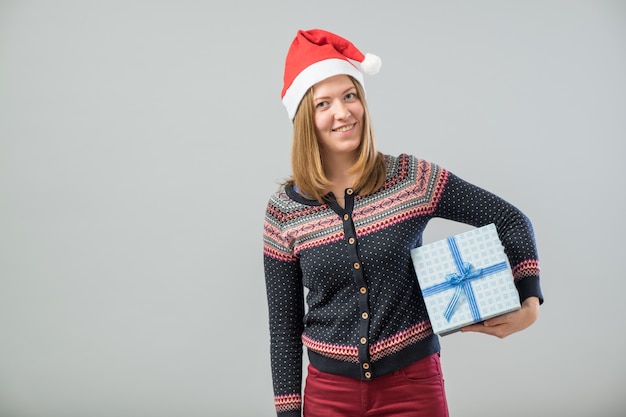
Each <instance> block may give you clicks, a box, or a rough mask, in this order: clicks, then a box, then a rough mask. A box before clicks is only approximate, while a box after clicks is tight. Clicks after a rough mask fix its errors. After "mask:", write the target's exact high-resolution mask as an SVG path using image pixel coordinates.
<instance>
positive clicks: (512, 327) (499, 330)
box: [461, 297, 539, 339]
mask: <svg viewBox="0 0 626 417" xmlns="http://www.w3.org/2000/svg"><path fill="white" fill-rule="evenodd" d="M537 317H539V299H538V298H537V297H529V298H527V299H525V300H524V302H523V303H522V308H521V309H519V310H517V311H513V312H511V313H506V314H503V315H502V316H498V317H494V318H491V319H488V320H485V321H484V322H482V323H477V324H470V325H469V326H465V327H463V328H461V331H462V332H478V333H485V334H490V335H492V336H496V337H499V338H500V339H503V338H505V337H507V336H510V335H512V334H513V333H516V332H519V331H521V330H524V329H525V328H527V327H529V326H530V325H531V324H533V323H534V322H535V321H536V320H537Z"/></svg>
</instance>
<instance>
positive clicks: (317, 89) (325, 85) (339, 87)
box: [313, 74, 354, 96]
mask: <svg viewBox="0 0 626 417" xmlns="http://www.w3.org/2000/svg"><path fill="white" fill-rule="evenodd" d="M350 88H354V84H353V83H352V80H351V79H350V77H348V76H347V75H344V74H339V75H334V76H332V77H329V78H326V79H324V80H322V81H320V82H318V83H317V84H315V85H314V86H313V94H314V96H319V95H325V94H329V93H333V92H335V93H337V92H338V93H342V92H344V91H346V90H349V89H350Z"/></svg>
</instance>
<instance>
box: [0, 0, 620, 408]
mask: <svg viewBox="0 0 626 417" xmlns="http://www.w3.org/2000/svg"><path fill="white" fill-rule="evenodd" d="M398 3H401V4H396V3H394V2H380V1H377V2H374V1H358V2H357V1H355V2H339V1H315V2H295V1H284V2H279V1H274V2H255V1H247V2H239V1H229V2H221V3H216V4H210V2H204V1H185V0H183V1H136V0H125V1H106V2H104V1H103V2H96V1H36V0H30V1H29V0H25V1H17V0H16V1H7V0H4V1H1V2H0V416H2V417H40V416H41V417H75V416H76V417H79V416H80V417H84V416H90V417H99V416H117V417H139V416H151V417H162V416H163V417H165V416H174V415H176V416H186V417H195V416H271V415H273V403H272V389H271V377H270V369H269V351H268V349H269V348H268V343H269V342H268V339H269V337H268V331H267V309H266V300H265V289H264V281H263V273H262V260H261V250H262V242H261V235H262V223H263V216H264V209H265V204H266V202H267V199H268V197H269V195H270V193H271V192H273V191H274V189H275V188H276V187H277V184H278V183H279V182H280V181H281V180H282V179H284V178H285V177H287V176H288V175H289V170H290V165H289V148H290V142H291V124H290V122H289V121H288V118H287V115H286V112H285V110H284V108H283V107H282V104H281V103H280V97H279V95H280V89H281V87H282V70H283V62H284V56H285V53H286V51H287V48H288V46H289V43H290V42H291V40H292V38H293V36H294V35H295V33H296V30H297V29H300V28H304V29H309V28H314V27H320V28H324V29H327V30H331V31H334V32H336V33H339V34H341V35H344V36H345V37H347V38H348V39H350V40H352V41H354V43H355V44H356V45H357V47H359V48H360V49H362V50H363V51H364V52H372V53H375V54H378V55H380V56H381V57H382V59H383V67H382V71H381V73H379V74H378V75H376V76H368V77H367V78H366V88H367V93H368V98H369V103H370V106H371V112H372V114H373V122H374V127H375V130H376V133H377V139H378V144H379V147H380V149H381V150H382V151H384V152H386V153H391V154H397V153H400V152H408V153H412V154H416V155H418V156H420V157H423V158H426V159H429V160H431V161H433V162H436V163H438V164H440V165H443V166H444V167H446V168H448V169H450V170H451V171H453V172H455V173H456V174H458V175H459V176H461V177H463V178H465V179H467V180H469V181H471V182H474V183H476V184H478V185H481V186H482V187H484V188H487V189H489V190H491V191H494V192H496V193H497V194H500V195H501V196H503V197H504V198H506V199H508V200H509V201H511V202H512V203H514V204H515V205H517V206H518V207H520V208H522V209H523V211H525V212H526V214H527V215H528V216H529V217H530V218H531V219H532V221H533V224H534V226H535V230H536V237H537V243H538V245H539V249H540V256H541V261H542V279H543V281H542V283H543V289H544V291H545V295H546V303H545V304H544V306H543V307H542V310H541V316H540V319H539V321H538V322H537V323H536V324H535V325H534V326H532V327H531V328H529V329H528V330H527V331H525V332H523V333H519V334H516V335H514V336H511V337H510V338H507V339H504V340H499V339H496V338H490V337H487V336H483V335H476V334H454V335H450V336H446V337H445V338H443V339H442V349H443V352H442V355H443V357H442V363H443V367H444V373H445V377H446V384H447V391H448V398H449V404H450V410H451V414H452V416H454V417H467V416H496V415H506V416H511V417H513V416H526V415H537V416H550V415H568V416H585V417H586V416H590V415H594V416H615V415H620V414H621V413H620V412H622V413H623V412H624V410H626V398H625V396H624V386H625V385H626V378H625V374H626V372H625V371H626V366H625V362H626V361H625V360H624V352H625V351H626V349H625V348H626V346H625V342H624V338H623V335H621V336H620V333H623V329H624V323H623V300H624V294H625V290H626V286H625V285H624V276H623V270H624V268H623V261H624V253H623V252H624V240H623V239H624V234H625V233H626V230H625V227H624V219H623V213H624V208H625V207H624V178H625V177H624V174H625V169H624V164H623V156H624V147H623V144H622V142H624V139H625V136H626V135H625V134H626V117H625V116H626V77H625V75H626V2H624V1H526V2H506V1H495V0H494V1H440V2H435V1H412V2H408V1H407V2H398ZM462 230H465V225H460V224H455V223H450V222H443V221H433V223H432V224H431V225H430V226H429V229H428V231H427V235H426V241H432V240H434V239H437V238H441V237H444V236H445V235H447V234H449V233H453V232H460V231H462Z"/></svg>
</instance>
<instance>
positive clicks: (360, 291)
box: [331, 188, 373, 380]
mask: <svg viewBox="0 0 626 417" xmlns="http://www.w3.org/2000/svg"><path fill="white" fill-rule="evenodd" d="M331 207H332V208H333V210H334V211H335V212H336V213H337V214H338V215H339V217H340V218H341V219H342V220H343V231H344V236H345V239H346V243H347V245H346V249H347V255H348V259H349V262H350V264H351V265H352V276H353V279H354V283H355V290H356V291H357V298H358V304H359V317H358V322H359V323H358V335H359V336H358V361H359V363H360V365H359V366H360V368H361V379H364V380H369V379H371V378H372V377H373V373H372V368H371V363H370V358H369V322H370V314H369V302H368V294H367V293H368V289H367V285H366V282H365V278H364V276H363V264H362V262H361V259H360V257H359V253H358V240H357V237H356V227H355V224H354V218H353V216H352V214H353V209H354V190H353V189H351V188H348V189H346V191H345V207H344V208H341V206H339V205H338V204H331Z"/></svg>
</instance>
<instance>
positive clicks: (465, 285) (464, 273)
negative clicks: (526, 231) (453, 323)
mask: <svg viewBox="0 0 626 417" xmlns="http://www.w3.org/2000/svg"><path fill="white" fill-rule="evenodd" d="M446 240H447V242H448V246H449V247H450V252H451V253H452V257H453V258H454V263H455V264H456V269H457V272H452V273H449V274H447V275H446V280H445V282H442V283H440V284H436V285H433V286H432V287H428V288H426V289H425V290H423V291H422V293H423V295H424V297H428V296H431V295H433V294H436V293H438V292H441V291H445V290H448V289H453V288H454V294H453V295H452V299H451V300H450V302H449V303H448V306H447V308H446V311H445V312H444V313H443V315H444V317H445V318H446V320H448V321H450V319H451V318H452V315H453V314H454V310H455V309H456V307H457V305H458V303H459V299H460V297H461V293H462V292H464V293H465V297H467V301H468V303H469V307H470V311H471V313H472V317H473V318H474V320H475V321H476V322H478V321H480V312H479V311H478V304H477V303H476V298H475V297H474V290H473V289H472V285H471V283H470V282H471V281H472V280H475V279H477V278H482V277H483V276H484V275H489V274H493V273H494V272H498V271H502V270H505V269H507V267H508V265H507V263H506V262H500V263H497V264H494V265H491V266H487V267H485V268H478V269H476V268H474V267H473V266H472V264H470V263H468V262H464V261H463V258H462V257H461V253H460V252H459V248H458V246H457V244H456V239H455V238H454V237H449V238H448V239H446Z"/></svg>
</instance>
